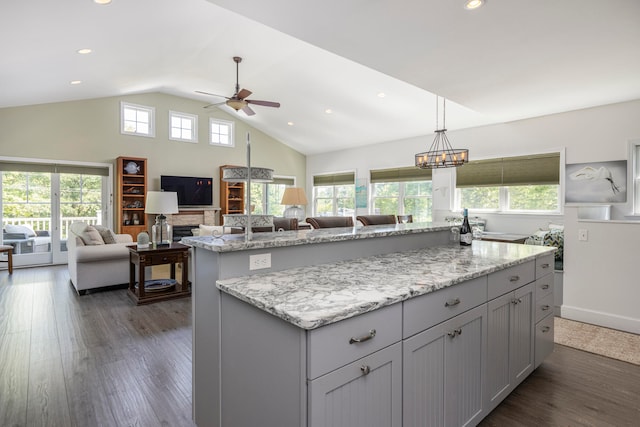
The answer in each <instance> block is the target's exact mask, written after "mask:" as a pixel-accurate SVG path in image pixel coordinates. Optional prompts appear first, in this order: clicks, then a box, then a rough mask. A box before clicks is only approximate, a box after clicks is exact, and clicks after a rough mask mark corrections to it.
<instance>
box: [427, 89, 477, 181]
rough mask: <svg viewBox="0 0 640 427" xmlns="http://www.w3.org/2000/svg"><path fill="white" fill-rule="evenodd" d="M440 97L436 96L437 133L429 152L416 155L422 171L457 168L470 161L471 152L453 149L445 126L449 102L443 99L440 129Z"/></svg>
mask: <svg viewBox="0 0 640 427" xmlns="http://www.w3.org/2000/svg"><path fill="white" fill-rule="evenodd" d="M438 98H439V97H438V96H436V130H435V131H434V132H435V133H436V136H435V138H434V139H433V142H432V143H431V147H429V151H425V152H423V153H418V154H416V166H417V167H419V168H420V169H437V168H455V167H458V166H462V165H463V164H465V163H467V162H468V161H469V150H467V149H466V148H464V149H454V148H451V143H449V138H447V134H446V133H445V132H446V131H447V129H446V126H445V120H446V106H445V103H446V102H447V100H446V99H445V98H442V128H441V129H438V126H439V123H438V104H439V102H438Z"/></svg>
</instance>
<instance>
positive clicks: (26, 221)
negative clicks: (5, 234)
mask: <svg viewBox="0 0 640 427" xmlns="http://www.w3.org/2000/svg"><path fill="white" fill-rule="evenodd" d="M75 221H82V222H86V223H87V224H89V225H96V224H99V223H100V221H99V218H98V217H97V216H74V217H66V218H61V219H60V239H61V240H67V236H68V235H69V226H70V225H71V223H72V222H75ZM9 224H11V225H28V226H30V227H31V228H33V229H34V230H47V231H49V232H51V218H4V219H3V221H2V227H3V228H4V227H5V226H6V225H9Z"/></svg>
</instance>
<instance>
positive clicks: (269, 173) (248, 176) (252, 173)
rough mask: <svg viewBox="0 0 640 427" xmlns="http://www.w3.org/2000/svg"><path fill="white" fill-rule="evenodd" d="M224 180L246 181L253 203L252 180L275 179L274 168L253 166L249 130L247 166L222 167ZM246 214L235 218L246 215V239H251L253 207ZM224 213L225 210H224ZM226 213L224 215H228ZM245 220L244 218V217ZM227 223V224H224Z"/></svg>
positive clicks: (248, 193)
mask: <svg viewBox="0 0 640 427" xmlns="http://www.w3.org/2000/svg"><path fill="white" fill-rule="evenodd" d="M220 179H221V180H222V181H224V182H234V183H237V182H246V184H247V200H248V201H249V203H251V182H252V181H254V182H271V181H273V169H268V168H260V167H254V168H252V167H251V135H250V134H249V132H247V166H246V167H245V166H225V167H223V168H222V176H221V178H220ZM245 210H246V214H239V215H235V217H236V218H235V219H234V220H236V221H237V220H241V219H239V217H240V216H246V218H247V220H246V224H247V226H246V227H245V228H244V232H245V233H244V236H245V240H246V241H249V240H251V235H252V234H253V232H252V231H251V228H252V226H254V222H253V221H252V220H251V208H249V209H245ZM223 214H224V212H223ZM226 216H227V215H225V216H224V217H226ZM242 220H243V219H242ZM224 225H226V224H224ZM269 225H270V226H273V217H271V224H269Z"/></svg>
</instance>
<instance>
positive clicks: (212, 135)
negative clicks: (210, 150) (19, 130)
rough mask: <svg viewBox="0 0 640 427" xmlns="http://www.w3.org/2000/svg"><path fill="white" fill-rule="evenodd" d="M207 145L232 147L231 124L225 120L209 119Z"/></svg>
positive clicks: (233, 143)
mask: <svg viewBox="0 0 640 427" xmlns="http://www.w3.org/2000/svg"><path fill="white" fill-rule="evenodd" d="M209 144H211V145H222V146H223V147H233V146H234V145H235V142H234V139H233V122H228V121H226V120H219V119H214V118H211V119H209Z"/></svg>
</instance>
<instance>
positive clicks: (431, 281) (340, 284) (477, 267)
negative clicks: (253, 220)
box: [216, 241, 555, 329]
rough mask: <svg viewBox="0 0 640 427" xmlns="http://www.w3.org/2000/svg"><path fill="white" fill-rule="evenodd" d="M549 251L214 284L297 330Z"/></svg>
mask: <svg viewBox="0 0 640 427" xmlns="http://www.w3.org/2000/svg"><path fill="white" fill-rule="evenodd" d="M553 251H555V248H553V247H546V246H533V245H520V244H510V243H500V242H488V241H474V242H473V244H472V246H471V247H462V246H459V245H446V246H436V247H430V248H425V249H419V250H413V251H407V252H397V253H391V254H385V255H377V256H372V257H367V258H360V259H355V260H350V261H340V262H335V263H328V264H320V265H313V266H306V267H298V268H292V269H289V270H283V271H278V272H271V273H264V274H256V275H252V276H243V277H238V278H231V279H224V280H218V281H217V282H216V286H217V287H218V288H219V289H220V290H221V291H223V292H225V293H227V294H230V295H233V296H234V297H236V298H238V299H240V300H242V301H245V302H247V303H249V304H251V305H253V306H255V307H257V308H259V309H261V310H264V311H266V312H268V313H271V314H273V315H275V316H277V317H279V318H281V319H283V320H285V321H287V322H289V323H292V324H294V325H296V326H298V327H300V328H303V329H315V328H318V327H320V326H324V325H328V324H331V323H333V322H337V321H339V320H343V319H347V318H350V317H353V316H357V315H359V314H363V313H366V312H369V311H373V310H376V309H378V308H381V307H384V306H387V305H391V304H394V303H397V302H400V301H404V300H407V299H409V298H413V297H416V296H419V295H423V294H427V293H429V292H433V291H436V290H438V289H442V288H445V287H447V286H451V285H455V284H457V283H461V282H464V281H467V280H470V279H474V278H476V277H480V276H483V275H486V274H489V273H491V272H494V271H497V270H502V269H505V268H508V267H510V266H513V265H517V264H522V263H525V262H527V261H530V260H533V259H535V258H537V257H539V256H542V255H546V254H550V253H553Z"/></svg>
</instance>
